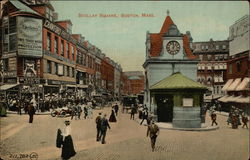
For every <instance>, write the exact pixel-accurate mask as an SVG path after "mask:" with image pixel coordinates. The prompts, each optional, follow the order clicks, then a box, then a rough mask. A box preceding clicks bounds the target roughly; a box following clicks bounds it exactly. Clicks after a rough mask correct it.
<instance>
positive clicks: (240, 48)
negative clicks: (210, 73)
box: [219, 15, 250, 115]
mask: <svg viewBox="0 0 250 160" xmlns="http://www.w3.org/2000/svg"><path fill="white" fill-rule="evenodd" d="M249 32H250V27H249V15H245V16H243V17H241V18H240V19H238V20H237V21H236V22H235V23H234V24H233V25H231V26H230V27H229V59H228V61H227V74H226V75H227V79H228V80H227V82H226V84H225V85H224V86H223V88H222V90H223V91H225V96H224V97H222V98H220V99H219V101H220V102H221V103H222V105H223V107H224V109H225V110H227V111H228V110H229V109H230V108H231V106H236V107H238V108H241V109H242V110H244V111H245V112H246V113H247V114H248V115H250V110H249V103H250V92H249V82H250V79H249V74H250V70H249V68H250V65H249V54H250V46H249V44H250V41H249V39H250V36H249Z"/></svg>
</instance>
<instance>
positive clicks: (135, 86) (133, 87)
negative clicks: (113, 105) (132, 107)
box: [123, 71, 145, 95]
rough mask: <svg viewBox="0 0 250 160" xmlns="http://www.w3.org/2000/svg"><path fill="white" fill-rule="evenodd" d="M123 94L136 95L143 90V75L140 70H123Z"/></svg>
mask: <svg viewBox="0 0 250 160" xmlns="http://www.w3.org/2000/svg"><path fill="white" fill-rule="evenodd" d="M123 76H124V78H123V79H124V82H123V83H124V90H123V92H124V94H125V95H136V94H139V93H142V92H143V91H144V79H145V77H144V75H143V72H142V71H127V72H123Z"/></svg>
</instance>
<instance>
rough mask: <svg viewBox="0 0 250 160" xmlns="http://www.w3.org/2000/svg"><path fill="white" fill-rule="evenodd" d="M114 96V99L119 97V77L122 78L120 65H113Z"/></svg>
mask: <svg viewBox="0 0 250 160" xmlns="http://www.w3.org/2000/svg"><path fill="white" fill-rule="evenodd" d="M114 76H115V78H114V95H115V97H116V98H120V96H121V76H122V67H121V65H120V64H117V63H115V74H114Z"/></svg>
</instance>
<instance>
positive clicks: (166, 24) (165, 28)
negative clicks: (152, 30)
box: [160, 16, 174, 34]
mask: <svg viewBox="0 0 250 160" xmlns="http://www.w3.org/2000/svg"><path fill="white" fill-rule="evenodd" d="M172 24H174V22H173V21H172V19H171V17H170V16H167V17H166V18H165V21H164V23H163V25H162V27H161V31H160V33H161V34H164V33H166V32H168V29H169V27H170V26H171V25H172Z"/></svg>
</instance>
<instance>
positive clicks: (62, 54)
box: [61, 40, 64, 56]
mask: <svg viewBox="0 0 250 160" xmlns="http://www.w3.org/2000/svg"><path fill="white" fill-rule="evenodd" d="M61 56H64V40H61Z"/></svg>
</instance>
